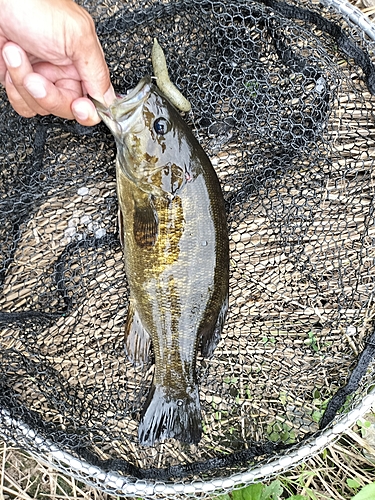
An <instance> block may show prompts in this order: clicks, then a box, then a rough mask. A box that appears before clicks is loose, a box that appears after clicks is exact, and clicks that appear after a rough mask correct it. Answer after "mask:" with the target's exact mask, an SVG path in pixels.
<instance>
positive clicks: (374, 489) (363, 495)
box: [352, 483, 375, 500]
mask: <svg viewBox="0 0 375 500" xmlns="http://www.w3.org/2000/svg"><path fill="white" fill-rule="evenodd" d="M374 498H375V483H370V484H367V485H366V486H364V487H363V488H362V489H361V490H360V491H359V492H358V493H357V494H356V495H354V497H353V498H352V500H374Z"/></svg>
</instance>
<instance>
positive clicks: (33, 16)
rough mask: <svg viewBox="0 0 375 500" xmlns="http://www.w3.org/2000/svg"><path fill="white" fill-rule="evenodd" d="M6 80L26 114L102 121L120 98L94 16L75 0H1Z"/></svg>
mask: <svg viewBox="0 0 375 500" xmlns="http://www.w3.org/2000/svg"><path fill="white" fill-rule="evenodd" d="M0 83H2V84H3V85H4V86H5V89H6V92H7V95H8V98H9V101H10V103H11V104H12V106H13V108H14V109H15V110H16V111H17V113H19V114H20V115H22V116H25V117H31V116H35V115H36V114H39V115H48V114H53V115H56V116H60V117H62V118H68V119H73V118H75V119H76V120H77V121H78V122H79V123H81V124H82V125H95V124H96V123H98V122H99V121H100V118H99V116H98V114H97V112H96V109H95V106H94V105H93V103H92V102H91V101H90V99H88V98H87V97H85V96H86V95H87V94H89V95H90V96H92V97H94V98H95V99H96V100H98V101H100V102H102V103H103V104H106V105H109V104H111V102H112V101H113V99H114V98H115V94H114V91H113V88H112V85H111V82H110V77H109V71H108V67H107V65H106V63H105V59H104V55H103V51H102V48H101V46H100V43H99V40H98V38H97V36H96V33H95V26H94V22H93V20H92V18H91V16H90V15H89V14H88V12H86V11H85V10H84V9H83V8H81V7H80V6H78V5H77V4H76V3H74V2H73V1H72V0H0Z"/></svg>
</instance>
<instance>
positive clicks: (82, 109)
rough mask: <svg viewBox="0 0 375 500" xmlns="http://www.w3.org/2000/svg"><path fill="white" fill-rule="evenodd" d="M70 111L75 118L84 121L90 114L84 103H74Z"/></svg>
mask: <svg viewBox="0 0 375 500" xmlns="http://www.w3.org/2000/svg"><path fill="white" fill-rule="evenodd" d="M72 111H73V114H74V116H75V117H76V118H77V120H81V121H86V120H87V119H88V117H89V115H90V112H89V110H88V109H87V106H86V105H85V104H84V103H80V104H76V105H75V106H74V109H73V110H72Z"/></svg>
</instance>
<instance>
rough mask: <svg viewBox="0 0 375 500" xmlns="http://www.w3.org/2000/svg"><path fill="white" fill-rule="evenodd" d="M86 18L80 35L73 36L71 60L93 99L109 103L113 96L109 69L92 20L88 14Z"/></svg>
mask: <svg viewBox="0 0 375 500" xmlns="http://www.w3.org/2000/svg"><path fill="white" fill-rule="evenodd" d="M86 20H88V23H85V24H86V26H85V29H83V30H82V31H81V36H78V37H77V36H76V37H75V38H73V39H74V40H75V42H74V43H73V46H74V48H73V50H72V55H71V60H72V62H73V64H74V66H75V67H76V70H77V72H78V75H79V78H80V80H81V83H82V85H83V88H84V90H85V91H86V92H87V93H88V94H89V95H90V96H91V97H94V99H96V100H98V101H99V102H102V103H103V104H106V105H109V104H111V103H112V101H113V100H114V98H115V92H114V90H113V87H112V84H111V79H110V75H109V69H108V66H107V64H106V62H105V57H104V53H103V49H102V47H101V45H100V42H99V39H98V37H97V35H96V32H95V25H94V21H93V20H92V18H91V17H89V16H88V17H86ZM76 34H77V32H76ZM73 36H74V35H73Z"/></svg>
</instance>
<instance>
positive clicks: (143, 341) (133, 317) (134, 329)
mask: <svg viewBox="0 0 375 500" xmlns="http://www.w3.org/2000/svg"><path fill="white" fill-rule="evenodd" d="M150 347H151V337H150V335H149V333H148V332H147V331H146V330H145V328H144V327H143V325H142V322H141V319H140V317H139V314H138V312H137V309H136V308H135V307H134V304H133V302H132V301H130V304H129V312H128V317H127V321H126V325H125V352H126V355H127V357H128V359H129V361H131V362H132V363H133V364H135V365H143V364H146V363H147V362H148V360H149V353H150Z"/></svg>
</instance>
